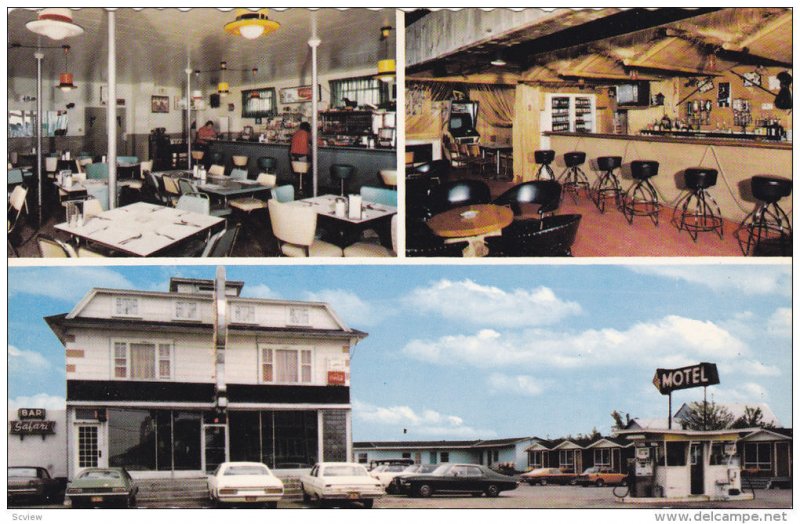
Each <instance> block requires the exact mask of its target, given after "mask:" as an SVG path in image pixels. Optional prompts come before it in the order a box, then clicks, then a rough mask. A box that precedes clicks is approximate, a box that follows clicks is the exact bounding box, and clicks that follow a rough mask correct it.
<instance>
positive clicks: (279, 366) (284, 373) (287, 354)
mask: <svg viewBox="0 0 800 524" xmlns="http://www.w3.org/2000/svg"><path fill="white" fill-rule="evenodd" d="M275 374H276V377H275V379H276V381H277V382H297V351H290V350H286V349H276V350H275Z"/></svg>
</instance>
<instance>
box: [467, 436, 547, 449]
mask: <svg viewBox="0 0 800 524" xmlns="http://www.w3.org/2000/svg"><path fill="white" fill-rule="evenodd" d="M532 439H533V437H517V438H501V439H494V440H481V441H480V442H478V443H476V444H475V446H473V447H476V448H503V447H508V446H513V445H515V444H519V443H520V442H525V441H529V440H532Z"/></svg>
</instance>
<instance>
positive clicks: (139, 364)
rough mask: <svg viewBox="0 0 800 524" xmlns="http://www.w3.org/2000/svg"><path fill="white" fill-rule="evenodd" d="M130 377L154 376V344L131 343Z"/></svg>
mask: <svg viewBox="0 0 800 524" xmlns="http://www.w3.org/2000/svg"><path fill="white" fill-rule="evenodd" d="M130 352H131V378H155V376H156V346H155V344H131V345H130Z"/></svg>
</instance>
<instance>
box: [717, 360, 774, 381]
mask: <svg viewBox="0 0 800 524" xmlns="http://www.w3.org/2000/svg"><path fill="white" fill-rule="evenodd" d="M719 370H720V371H722V372H723V373H726V374H727V373H743V374H746V375H754V376H760V377H777V376H779V375H780V374H781V369H780V368H779V367H777V366H770V365H767V364H764V363H763V362H759V361H758V360H752V359H737V360H733V361H731V362H723V363H721V364H719Z"/></svg>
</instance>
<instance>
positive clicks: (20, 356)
mask: <svg viewBox="0 0 800 524" xmlns="http://www.w3.org/2000/svg"><path fill="white" fill-rule="evenodd" d="M50 367H51V364H50V361H49V360H47V359H46V358H45V357H44V355H42V354H41V353H37V352H36V351H29V350H27V349H19V348H17V347H15V346H8V371H9V372H13V373H27V372H30V371H33V370H35V371H44V370H46V369H49V368H50Z"/></svg>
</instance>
